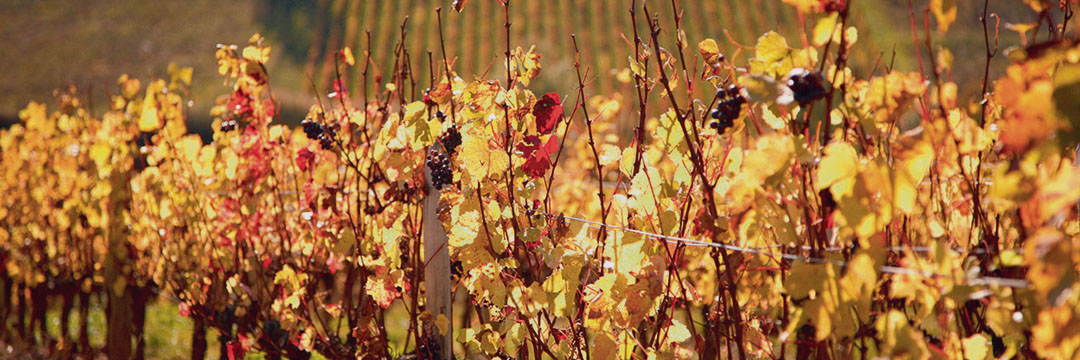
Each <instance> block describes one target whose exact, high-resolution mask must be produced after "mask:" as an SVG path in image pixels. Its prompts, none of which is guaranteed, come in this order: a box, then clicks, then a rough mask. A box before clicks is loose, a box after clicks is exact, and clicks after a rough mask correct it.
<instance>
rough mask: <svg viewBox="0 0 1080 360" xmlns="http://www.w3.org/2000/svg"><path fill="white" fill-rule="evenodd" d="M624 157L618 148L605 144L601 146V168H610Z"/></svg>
mask: <svg viewBox="0 0 1080 360" xmlns="http://www.w3.org/2000/svg"><path fill="white" fill-rule="evenodd" d="M621 156H622V154H621V151H620V150H619V147H618V146H615V145H611V144H604V145H602V146H600V166H608V165H611V164H614V163H615V162H616V161H619V158H620V157H621Z"/></svg>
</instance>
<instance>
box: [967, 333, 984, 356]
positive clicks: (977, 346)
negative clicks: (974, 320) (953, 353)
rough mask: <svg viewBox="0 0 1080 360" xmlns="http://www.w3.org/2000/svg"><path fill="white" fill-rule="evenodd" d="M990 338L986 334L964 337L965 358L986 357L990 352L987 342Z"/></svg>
mask: <svg viewBox="0 0 1080 360" xmlns="http://www.w3.org/2000/svg"><path fill="white" fill-rule="evenodd" d="M989 342H990V338H989V337H988V336H986V335H985V334H975V335H971V337H969V338H966V339H964V359H969V360H970V359H979V360H981V359H985V358H986V355H988V354H990V351H989V350H990V349H989V346H987V344H988V343H989Z"/></svg>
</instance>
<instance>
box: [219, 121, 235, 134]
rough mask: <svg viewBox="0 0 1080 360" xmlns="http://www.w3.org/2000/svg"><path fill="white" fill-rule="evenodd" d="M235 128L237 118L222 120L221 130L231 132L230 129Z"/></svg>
mask: <svg viewBox="0 0 1080 360" xmlns="http://www.w3.org/2000/svg"><path fill="white" fill-rule="evenodd" d="M233 130H236V120H234V119H224V120H221V131H223V132H229V131H233Z"/></svg>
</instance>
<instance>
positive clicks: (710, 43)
mask: <svg viewBox="0 0 1080 360" xmlns="http://www.w3.org/2000/svg"><path fill="white" fill-rule="evenodd" d="M698 51H699V52H701V56H702V57H704V58H705V62H706V63H708V64H715V63H717V62H719V61H720V56H721V54H720V48H719V47H717V46H716V40H713V39H705V40H702V41H701V42H699V43H698Z"/></svg>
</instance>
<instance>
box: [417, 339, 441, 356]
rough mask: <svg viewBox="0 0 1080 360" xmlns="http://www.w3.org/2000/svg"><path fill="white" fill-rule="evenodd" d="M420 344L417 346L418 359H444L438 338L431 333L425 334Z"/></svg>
mask: <svg viewBox="0 0 1080 360" xmlns="http://www.w3.org/2000/svg"><path fill="white" fill-rule="evenodd" d="M419 345H420V346H417V348H416V358H417V359H418V360H428V359H442V348H441V345H439V341H438V339H435V338H434V337H433V336H430V335H429V336H425V337H424V339H423V340H421V341H420V344H419Z"/></svg>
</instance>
